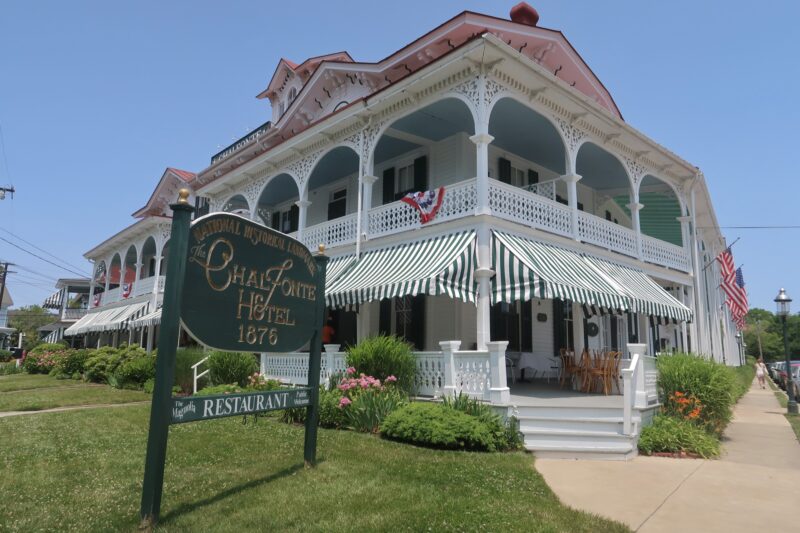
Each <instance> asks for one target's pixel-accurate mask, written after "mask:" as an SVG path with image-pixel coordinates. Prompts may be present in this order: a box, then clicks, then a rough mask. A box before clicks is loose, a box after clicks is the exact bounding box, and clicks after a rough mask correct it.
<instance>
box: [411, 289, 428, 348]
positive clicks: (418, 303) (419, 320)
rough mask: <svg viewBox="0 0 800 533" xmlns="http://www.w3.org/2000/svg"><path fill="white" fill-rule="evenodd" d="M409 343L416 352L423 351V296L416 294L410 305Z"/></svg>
mask: <svg viewBox="0 0 800 533" xmlns="http://www.w3.org/2000/svg"><path fill="white" fill-rule="evenodd" d="M411 329H412V330H413V338H412V339H411V342H413V343H414V347H416V349H417V350H420V351H421V350H424V349H425V295H424V294H418V295H417V296H415V297H414V300H413V302H412V304H411Z"/></svg>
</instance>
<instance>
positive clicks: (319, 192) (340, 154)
mask: <svg viewBox="0 0 800 533" xmlns="http://www.w3.org/2000/svg"><path fill="white" fill-rule="evenodd" d="M358 162H359V159H358V154H357V153H356V152H355V150H353V148H351V147H350V146H337V147H336V148H333V149H332V150H331V151H329V152H328V153H326V154H325V155H324V156H322V157H321V158H320V159H319V161H317V164H316V165H315V166H314V170H312V171H311V175H310V176H309V178H308V182H307V183H306V185H305V191H304V192H305V194H304V195H303V198H302V199H303V200H306V201H308V202H310V204H309V205H308V206H307V211H306V221H305V226H306V227H307V226H313V225H315V224H321V223H323V222H327V221H329V220H334V219H337V218H341V217H343V216H345V215H349V214H351V213H355V212H356V210H357V209H358Z"/></svg>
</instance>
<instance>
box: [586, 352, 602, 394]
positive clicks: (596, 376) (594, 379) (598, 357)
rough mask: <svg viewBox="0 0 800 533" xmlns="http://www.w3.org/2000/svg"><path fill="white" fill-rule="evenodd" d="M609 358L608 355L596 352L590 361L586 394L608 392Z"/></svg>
mask: <svg viewBox="0 0 800 533" xmlns="http://www.w3.org/2000/svg"><path fill="white" fill-rule="evenodd" d="M607 365H608V358H607V356H606V354H605V353H604V352H602V351H599V350H594V353H593V354H592V357H591V358H590V359H589V365H588V368H587V369H586V373H587V377H586V381H585V386H586V389H585V390H584V392H600V391H601V390H602V391H603V392H604V393H606V394H608V393H607V392H606V377H607V375H608V368H607Z"/></svg>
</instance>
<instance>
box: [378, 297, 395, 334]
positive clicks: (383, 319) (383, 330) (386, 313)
mask: <svg viewBox="0 0 800 533" xmlns="http://www.w3.org/2000/svg"><path fill="white" fill-rule="evenodd" d="M380 306H381V308H380V315H379V317H378V333H380V334H381V335H391V334H392V300H391V299H390V298H384V299H383V300H381V303H380Z"/></svg>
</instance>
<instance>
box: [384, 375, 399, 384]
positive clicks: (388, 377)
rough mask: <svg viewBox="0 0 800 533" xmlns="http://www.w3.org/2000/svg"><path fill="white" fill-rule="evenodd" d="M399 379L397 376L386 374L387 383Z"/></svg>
mask: <svg viewBox="0 0 800 533" xmlns="http://www.w3.org/2000/svg"><path fill="white" fill-rule="evenodd" d="M395 381H397V378H396V377H394V376H386V383H394V382H395Z"/></svg>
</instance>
